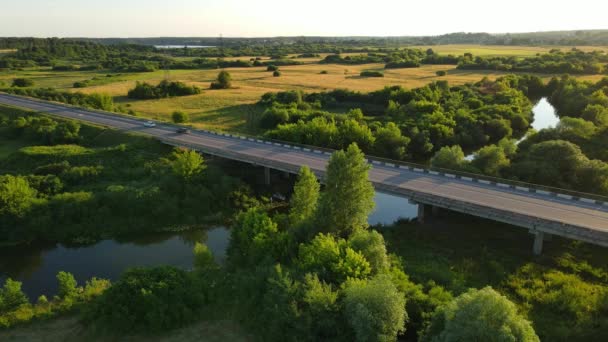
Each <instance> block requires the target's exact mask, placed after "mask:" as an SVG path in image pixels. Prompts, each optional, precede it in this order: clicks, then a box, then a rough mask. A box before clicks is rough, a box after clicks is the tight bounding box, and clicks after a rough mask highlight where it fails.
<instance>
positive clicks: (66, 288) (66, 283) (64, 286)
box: [57, 271, 77, 298]
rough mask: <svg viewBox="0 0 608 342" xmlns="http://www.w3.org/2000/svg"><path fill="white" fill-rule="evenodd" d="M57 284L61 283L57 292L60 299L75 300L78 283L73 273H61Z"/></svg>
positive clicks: (58, 275)
mask: <svg viewBox="0 0 608 342" xmlns="http://www.w3.org/2000/svg"><path fill="white" fill-rule="evenodd" d="M57 282H58V283H59V289H58V290H57V294H58V295H59V297H61V298H73V297H74V296H76V293H77V287H76V285H77V283H76V279H74V275H72V273H69V272H64V271H59V273H57Z"/></svg>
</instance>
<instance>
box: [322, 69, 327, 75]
mask: <svg viewBox="0 0 608 342" xmlns="http://www.w3.org/2000/svg"><path fill="white" fill-rule="evenodd" d="M320 74H321V75H327V74H329V72H328V71H327V70H322V71H321V72H320Z"/></svg>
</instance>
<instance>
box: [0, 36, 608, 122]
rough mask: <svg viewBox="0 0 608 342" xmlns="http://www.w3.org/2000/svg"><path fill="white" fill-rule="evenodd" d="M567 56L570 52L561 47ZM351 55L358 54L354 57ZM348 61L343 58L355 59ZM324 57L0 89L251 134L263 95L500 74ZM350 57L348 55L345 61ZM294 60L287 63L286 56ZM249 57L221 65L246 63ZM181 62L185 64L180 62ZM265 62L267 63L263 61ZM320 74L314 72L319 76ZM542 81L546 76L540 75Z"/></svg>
mask: <svg viewBox="0 0 608 342" xmlns="http://www.w3.org/2000/svg"><path fill="white" fill-rule="evenodd" d="M421 48H432V49H433V50H435V51H436V52H438V53H440V54H456V55H462V54H463V53H465V52H471V53H473V54H474V55H479V56H495V55H503V56H519V57H525V56H531V55H534V54H536V53H542V52H547V51H549V50H550V49H552V48H556V47H555V46H553V47H514V46H480V45H439V46H421ZM579 48H580V49H581V50H585V51H591V50H606V49H607V48H605V47H579ZM562 49H564V50H567V49H570V48H569V47H562ZM357 54H358V53H357ZM357 54H350V55H357ZM326 55H327V54H321V55H320V57H316V58H302V59H297V60H298V61H300V62H303V63H304V64H302V65H293V66H282V67H280V71H281V76H280V77H273V74H272V72H268V71H266V67H252V68H229V69H227V70H228V71H229V72H230V74H231V75H232V79H233V88H231V89H224V90H210V89H209V84H210V83H211V82H212V81H213V80H214V79H215V78H216V76H217V73H218V70H215V69H212V70H170V71H165V70H158V71H155V72H147V73H108V72H106V71H52V70H50V68H39V69H26V70H21V71H0V87H8V86H10V85H11V82H12V80H13V79H14V78H17V77H24V78H30V79H32V80H33V81H34V82H35V87H52V88H56V89H58V90H66V91H80V92H84V93H106V94H109V95H111V96H113V97H114V101H115V103H116V104H117V105H119V106H121V107H122V108H123V110H124V111H128V110H132V111H134V112H135V113H136V115H140V116H143V117H147V118H151V119H154V120H166V121H169V120H170V119H171V114H172V113H173V112H174V111H176V110H179V111H183V112H186V113H188V114H189V116H190V118H191V124H192V125H193V126H194V127H198V128H207V129H214V130H225V131H235V132H243V133H256V131H255V128H254V127H252V126H250V125H248V124H247V121H248V120H247V119H248V117H250V116H252V115H256V114H257V113H258V112H259V110H260V109H259V108H257V107H256V106H252V104H254V103H256V102H257V101H258V100H259V99H260V97H261V96H262V95H263V94H264V93H267V92H278V91H285V90H294V89H297V90H302V91H304V92H320V91H326V90H333V89H337V88H345V89H351V90H356V91H361V92H369V91H374V90H378V89H381V88H383V87H385V86H394V85H399V86H403V87H406V88H415V87H420V86H424V85H426V84H428V83H430V82H434V81H438V80H446V81H448V82H449V83H450V84H451V85H460V84H465V83H470V82H477V81H479V80H480V79H482V78H483V77H488V78H490V79H494V78H497V77H500V76H502V75H505V74H507V73H506V72H498V71H477V70H458V69H456V66H455V65H422V66H421V67H419V68H410V69H388V70H384V65H383V64H364V65H337V64H319V63H318V62H319V61H320V60H321V59H322V58H324V57H325V56H326ZM344 55H349V54H344ZM289 57H294V56H289ZM250 58H252V57H239V58H236V57H234V58H227V59H232V60H236V59H241V60H249V59H250ZM182 59H184V60H187V59H189V58H187V57H183V58H182ZM262 60H263V61H268V60H269V59H268V57H264V58H262ZM322 71H323V72H325V71H326V72H327V73H323V74H322V73H321V72H322ZM362 71H383V72H384V77H361V76H360V73H361V72H362ZM437 71H446V72H447V75H446V76H437V75H436V72H437ZM540 76H541V77H542V78H543V79H544V80H548V79H550V78H551V77H553V76H556V75H552V74H543V75H540ZM601 77H602V76H601V75H585V76H580V78H582V79H588V80H592V81H597V80H599V79H601ZM164 79H169V80H171V81H181V82H184V83H187V84H189V85H196V86H198V87H201V88H202V89H203V92H202V93H201V94H198V95H192V96H184V97H174V98H163V99H157V100H133V99H129V98H127V97H126V95H127V92H128V91H129V89H131V88H133V87H134V86H135V83H136V82H137V81H145V82H149V83H152V84H156V83H158V82H160V81H161V80H164ZM83 81H88V84H89V85H88V86H87V87H84V88H74V87H73V84H74V83H75V82H83Z"/></svg>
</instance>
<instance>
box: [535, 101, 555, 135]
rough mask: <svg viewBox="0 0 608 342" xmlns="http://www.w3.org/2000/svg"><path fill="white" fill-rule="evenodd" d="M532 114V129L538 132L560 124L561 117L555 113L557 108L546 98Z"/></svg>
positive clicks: (537, 105) (537, 104) (536, 106)
mask: <svg viewBox="0 0 608 342" xmlns="http://www.w3.org/2000/svg"><path fill="white" fill-rule="evenodd" d="M532 112H533V113H534V122H533V123H532V128H534V129H535V130H537V131H540V130H541V129H544V128H552V127H555V126H557V124H558V123H559V117H558V116H557V113H556V112H555V108H553V106H552V105H551V104H550V103H549V101H547V98H546V97H543V98H542V99H540V101H538V103H536V105H535V106H534V108H533V109H532Z"/></svg>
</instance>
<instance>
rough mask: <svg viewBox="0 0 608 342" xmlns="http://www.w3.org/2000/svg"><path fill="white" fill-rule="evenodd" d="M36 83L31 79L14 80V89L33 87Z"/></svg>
mask: <svg viewBox="0 0 608 342" xmlns="http://www.w3.org/2000/svg"><path fill="white" fill-rule="evenodd" d="M33 86H34V81H32V80H30V79H29V78H15V79H14V80H13V87H21V88H23V87H33Z"/></svg>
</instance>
